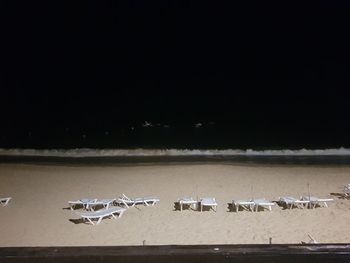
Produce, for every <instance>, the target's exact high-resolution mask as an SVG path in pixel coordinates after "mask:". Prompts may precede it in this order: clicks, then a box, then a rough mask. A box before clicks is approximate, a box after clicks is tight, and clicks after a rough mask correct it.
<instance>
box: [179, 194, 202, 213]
mask: <svg viewBox="0 0 350 263" xmlns="http://www.w3.org/2000/svg"><path fill="white" fill-rule="evenodd" d="M197 203H198V201H196V200H194V199H193V198H192V197H183V198H181V199H179V204H180V211H182V209H183V205H189V206H190V207H191V208H192V207H193V210H196V209H197Z"/></svg>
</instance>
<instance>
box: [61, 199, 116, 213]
mask: <svg viewBox="0 0 350 263" xmlns="http://www.w3.org/2000/svg"><path fill="white" fill-rule="evenodd" d="M115 201H116V199H115V198H114V199H80V200H77V201H68V204H69V205H70V208H71V210H73V209H74V208H75V207H76V206H79V205H80V206H82V207H83V209H85V210H92V211H94V207H95V206H103V208H105V209H108V208H109V207H110V206H111V205H112V204H113V203H114V202H115Z"/></svg>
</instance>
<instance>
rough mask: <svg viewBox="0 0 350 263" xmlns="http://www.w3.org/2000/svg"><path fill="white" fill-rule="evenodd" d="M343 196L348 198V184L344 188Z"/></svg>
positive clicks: (349, 189)
mask: <svg viewBox="0 0 350 263" xmlns="http://www.w3.org/2000/svg"><path fill="white" fill-rule="evenodd" d="M343 195H344V197H346V198H348V197H350V184H348V185H345V186H344V189H343Z"/></svg>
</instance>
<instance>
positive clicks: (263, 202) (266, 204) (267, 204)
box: [252, 199, 276, 212]
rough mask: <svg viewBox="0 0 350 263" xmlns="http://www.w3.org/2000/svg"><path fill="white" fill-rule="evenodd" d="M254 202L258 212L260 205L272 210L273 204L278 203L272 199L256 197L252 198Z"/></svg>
mask: <svg viewBox="0 0 350 263" xmlns="http://www.w3.org/2000/svg"><path fill="white" fill-rule="evenodd" d="M252 202H254V210H255V211H256V212H257V211H258V209H259V206H260V207H262V208H267V209H269V211H271V210H272V206H274V205H276V203H273V202H271V201H268V200H266V199H254V200H252Z"/></svg>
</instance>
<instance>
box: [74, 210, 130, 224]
mask: <svg viewBox="0 0 350 263" xmlns="http://www.w3.org/2000/svg"><path fill="white" fill-rule="evenodd" d="M125 210H126V209H125V208H122V207H112V208H109V209H103V210H99V211H95V212H86V213H77V215H79V216H81V217H82V218H83V220H88V221H89V223H91V224H92V225H95V223H94V222H93V220H96V219H97V222H96V225H98V224H99V223H101V221H102V219H103V218H105V217H110V216H112V217H113V218H115V219H116V218H117V217H116V216H115V215H118V217H121V216H122V215H123V213H124V211H125Z"/></svg>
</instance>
